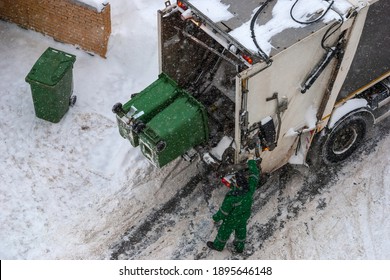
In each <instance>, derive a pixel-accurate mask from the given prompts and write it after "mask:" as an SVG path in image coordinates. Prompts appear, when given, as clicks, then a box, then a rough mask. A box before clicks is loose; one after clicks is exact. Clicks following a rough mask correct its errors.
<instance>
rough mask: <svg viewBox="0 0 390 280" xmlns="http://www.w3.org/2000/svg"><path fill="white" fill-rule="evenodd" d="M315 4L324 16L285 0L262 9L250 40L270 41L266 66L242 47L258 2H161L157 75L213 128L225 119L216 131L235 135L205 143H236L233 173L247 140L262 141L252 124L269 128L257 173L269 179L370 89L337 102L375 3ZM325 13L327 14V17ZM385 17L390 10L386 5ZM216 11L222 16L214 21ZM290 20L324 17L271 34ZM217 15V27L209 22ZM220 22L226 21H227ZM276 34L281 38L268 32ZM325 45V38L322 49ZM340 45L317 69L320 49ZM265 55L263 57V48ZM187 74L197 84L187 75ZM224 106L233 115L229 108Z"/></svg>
mask: <svg viewBox="0 0 390 280" xmlns="http://www.w3.org/2000/svg"><path fill="white" fill-rule="evenodd" d="M314 1H317V2H318V3H317V4H318V5H319V6H320V7H322V8H321V9H319V10H313V8H314V7H316V6H315V5H314V6H313V5H312V4H313V2H312V3H311V5H307V7H306V8H305V7H304V6H305V2H306V4H307V3H308V2H307V1H304V0H299V1H297V2H296V3H295V4H296V7H292V4H293V2H294V1H284V0H274V1H269V3H266V4H267V5H266V6H264V7H261V8H262V9H263V11H262V13H261V14H260V16H259V18H258V20H257V21H256V23H255V28H254V32H255V33H256V32H257V34H256V37H261V39H263V38H262V36H264V38H268V40H269V41H268V44H270V45H271V46H272V48H271V49H270V50H269V49H268V50H267V51H264V52H265V53H266V56H264V55H261V51H262V50H261V49H260V50H259V51H257V50H256V48H255V46H254V44H253V42H251V41H252V39H251V38H249V41H248V38H245V36H246V37H248V36H251V34H250V30H249V29H250V27H249V22H250V20H251V18H252V17H253V15H254V13H255V12H256V10H257V8H259V4H257V3H255V1H239V2H238V1H233V0H221V1H218V0H215V1H206V2H207V3H206V4H205V1H201V0H184V1H177V2H174V3H171V2H169V1H167V2H166V9H164V10H162V11H160V12H159V21H158V22H159V53H160V71H161V72H164V73H167V74H168V75H169V76H170V77H172V78H173V79H174V80H176V81H178V83H179V85H180V86H182V87H184V88H186V89H188V90H189V91H190V92H192V93H194V96H195V98H199V100H201V102H203V103H204V104H205V106H206V107H208V109H210V110H209V111H210V112H211V115H212V113H213V112H217V113H216V114H215V115H216V117H215V119H218V118H219V116H220V115H224V116H226V115H229V114H230V115H231V116H230V117H229V116H227V117H226V118H225V119H224V118H222V121H221V120H219V121H220V124H221V125H220V126H219V127H221V126H224V125H226V126H228V127H229V125H233V126H234V129H233V131H231V130H229V129H226V128H225V127H224V128H221V129H220V130H221V131H222V132H221V131H219V130H218V129H216V130H215V131H214V132H221V133H213V129H211V134H212V135H216V134H218V137H216V139H213V143H212V144H209V146H208V148H209V150H212V148H213V147H214V149H215V146H216V145H217V143H218V139H220V140H221V139H224V142H226V137H230V138H231V139H232V140H234V141H232V143H231V144H230V145H228V146H231V147H233V148H234V149H235V152H234V159H233V161H234V163H239V162H240V161H241V160H242V158H241V155H242V154H243V150H244V149H248V145H249V144H248V143H249V142H250V141H251V139H252V136H253V135H257V134H258V132H259V125H258V124H259V123H261V122H262V120H263V121H264V120H267V119H269V118H271V119H272V120H273V122H274V126H275V133H276V139H275V140H276V141H275V147H273V148H271V149H268V148H267V147H264V146H263V147H262V151H261V158H262V164H261V165H262V169H263V171H264V172H272V171H273V170H276V169H278V168H279V167H281V166H283V165H284V164H286V163H287V162H289V161H290V162H291V163H298V164H304V163H305V158H306V154H307V151H308V150H309V148H310V145H311V142H312V140H313V138H314V135H315V134H316V133H319V132H320V131H322V130H324V128H325V127H326V126H327V123H328V121H329V120H330V119H331V116H332V112H333V111H334V110H335V108H336V107H339V106H341V105H342V104H344V103H345V102H346V101H347V100H349V99H351V98H354V97H355V96H356V95H357V94H358V93H360V92H361V91H363V90H364V89H366V88H367V87H369V86H370V85H372V84H373V83H374V82H373V81H372V80H371V84H366V85H365V87H361V88H360V89H359V90H355V91H353V92H348V93H347V94H345V92H344V97H343V98H340V91H341V89H342V87H343V84H344V81H345V80H346V78H347V75H348V73H349V69H350V67H351V64H352V62H353V59H354V56H355V53H356V50H357V48H358V46H359V41H360V37H361V34H362V31H363V28H364V26H365V24H366V18H367V13H368V10H369V8H370V6H371V5H373V4H374V3H375V2H377V1H376V0H371V1H370V0H364V1H357V0H335V1H321V0H314ZM300 2H303V3H300ZM309 2H310V1H309ZM382 2H383V0H382ZM378 3H379V2H378ZM333 4H334V5H333ZM298 5H301V6H300V7H298ZM332 5H333V6H332ZM260 6H261V4H260ZM286 6H288V8H286ZM327 7H332V8H331V9H329V11H327ZM386 7H387V9H388V6H386V4H385V8H386ZM298 8H299V9H298ZM218 9H219V10H222V11H220V13H216V12H215V11H216V10H218ZM224 9H225V10H226V11H224ZM288 12H291V14H292V13H297V15H298V13H299V14H300V15H301V18H304V19H305V20H306V18H308V19H307V20H311V19H312V18H317V17H319V16H321V14H324V18H323V19H321V20H319V21H316V22H314V23H312V24H298V25H297V23H296V22H294V23H293V24H291V23H290V25H291V26H289V25H288V24H284V26H283V23H281V24H280V26H278V24H275V20H276V21H278V20H280V19H286V18H287V15H285V16H284V17H283V16H282V17H280V15H281V14H282V15H283V13H285V14H286V13H288ZM221 13H222V15H221V16H220V18H222V20H220V21H218V22H217V21H215V20H214V21H213V20H212V18H218V14H219V15H220V14H221ZM224 13H225V14H224ZM226 13H230V14H231V15H232V16H231V17H230V18H229V17H228V16H226ZM385 13H386V11H383V14H385ZM305 16H306V18H305ZM278 17H279V18H278ZM332 24H335V25H334V26H333V29H334V32H333V30H332ZM263 27H265V28H263ZM267 28H269V29H267ZM277 28H279V29H280V30H277V31H276V32H275V29H277ZM382 29H383V28H382ZM387 30H388V29H387ZM261 32H263V33H261ZM190 33H191V34H190ZM267 33H270V34H267ZM328 34H331V35H330V36H327V35H328ZM382 36H384V35H383V34H382ZM386 36H388V35H387V34H386ZM324 37H327V38H326V40H325V41H324V40H323V38H324ZM240 39H241V40H240ZM323 41H324V42H323ZM338 43H340V45H342V46H341V48H340V52H339V53H338V54H337V55H335V57H336V56H337V58H332V59H330V61H328V63H327V64H326V66H324V67H323V68H321V67H319V65H320V64H321V61H323V59H324V57H326V56H327V51H326V48H327V49H328V50H330V49H335V48H336V46H338ZM263 45H265V48H269V45H267V44H266V43H265V44H263ZM324 45H325V47H326V48H324ZM381 51H383V50H378V52H381ZM387 52H388V51H387ZM329 53H330V52H329ZM207 55H208V56H210V55H211V56H214V57H216V59H215V60H213V62H212V63H209V64H212V65H211V67H210V65H209V64H207V61H208V59H209V57H208V56H207ZM248 57H250V59H247V58H248ZM251 60H252V61H251ZM215 61H216V62H215ZM271 61H272V62H271ZM203 64H204V65H205V66H204V67H203V66H202V65H203ZM384 64H385V65H384V66H383V65H382V69H381V70H380V71H381V75H380V76H376V77H375V78H377V79H383V78H386V77H387V76H389V63H388V60H387V61H386V62H385V63H384ZM207 67H209V68H207ZM318 68H321V69H320V71H318V72H319V73H318V75H317V76H316V77H315V79H314V80H315V81H314V82H313V83H312V84H311V85H310V86H309V87H308V88H307V89H305V90H303V86H304V83H305V81H306V82H307V81H308V80H310V79H309V77H310V73H313V71H314V72H315V70H316V69H317V70H318ZM194 72H195V73H199V75H194ZM375 82H378V80H375ZM210 88H212V89H213V90H210ZM303 91H305V92H304V93H302V92H303ZM199 92H200V93H199ZM204 95H208V96H209V97H204ZM213 95H221V96H223V95H224V97H223V98H221V99H219V100H218V99H217V100H216V101H215V102H214V103H213V102H211V101H210V100H209V99H210V98H211V99H212V98H213V97H212V96H213ZM198 96H199V97H198ZM226 97H227V98H226ZM209 101H210V102H209ZM229 102H232V103H233V104H234V105H232V106H230V107H229V106H228V103H229ZM218 104H219V105H218ZM366 104H367V103H366ZM219 106H220V107H219ZM355 109H356V108H355ZM340 111H342V110H339V114H340ZM218 112H219V113H218ZM346 112H347V111H346ZM347 113H350V112H347ZM340 118H341V117H340ZM224 122H225V124H224ZM226 123H227V124H226ZM200 151H201V152H203V153H205V155H204V156H203V158H204V159H206V160H207V161H209V160H210V158H211V159H216V158H218V156H217V155H215V154H214V155H211V156H210V154H209V153H208V152H207V149H206V150H205V149H200ZM219 157H220V155H219Z"/></svg>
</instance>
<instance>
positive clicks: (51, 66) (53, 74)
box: [26, 48, 76, 123]
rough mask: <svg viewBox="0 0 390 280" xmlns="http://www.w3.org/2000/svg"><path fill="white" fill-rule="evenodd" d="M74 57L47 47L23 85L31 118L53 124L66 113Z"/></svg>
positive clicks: (71, 88) (71, 86) (69, 101)
mask: <svg viewBox="0 0 390 280" xmlns="http://www.w3.org/2000/svg"><path fill="white" fill-rule="evenodd" d="M75 61H76V56H74V55H72V54H68V53H65V52H63V51H60V50H56V49H53V48H48V49H47V50H46V51H45V52H44V53H43V54H42V55H41V57H40V58H39V59H38V60H37V61H36V63H35V64H34V66H33V67H32V69H31V70H30V73H29V74H28V75H27V77H26V82H28V83H29V84H30V87H31V93H32V98H33V102H34V109H35V115H36V116H37V117H38V118H41V119H44V120H47V121H50V122H53V123H57V122H59V121H60V120H61V118H62V117H63V116H64V115H65V113H66V112H67V111H68V110H69V105H70V104H71V102H72V98H71V97H72V93H73V74H72V69H73V64H74V62H75Z"/></svg>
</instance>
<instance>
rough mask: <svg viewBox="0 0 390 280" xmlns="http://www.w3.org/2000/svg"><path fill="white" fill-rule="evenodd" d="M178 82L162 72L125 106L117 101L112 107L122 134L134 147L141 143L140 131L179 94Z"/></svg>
mask: <svg viewBox="0 0 390 280" xmlns="http://www.w3.org/2000/svg"><path fill="white" fill-rule="evenodd" d="M179 93H180V89H179V88H178V86H177V83H176V82H175V81H174V80H172V79H171V78H170V77H168V76H167V75H166V74H164V73H161V74H160V75H159V77H158V79H157V80H156V81H154V82H153V83H152V84H150V85H149V86H148V87H146V88H145V89H144V90H142V91H141V92H140V93H138V94H136V95H134V96H133V97H132V98H131V99H130V100H129V101H128V102H126V103H125V104H124V105H123V106H122V104H121V103H117V104H115V105H114V107H113V108H112V111H113V112H114V113H115V114H116V119H117V123H118V129H119V133H120V135H121V136H122V137H123V138H125V139H128V140H129V141H130V143H131V145H132V146H133V147H137V146H138V145H139V133H140V132H141V131H142V129H144V128H145V126H146V124H147V123H148V122H149V121H150V120H151V119H152V118H153V117H154V116H156V115H157V114H158V113H160V112H161V111H162V110H164V109H165V108H166V107H167V106H168V105H170V104H171V103H172V102H173V101H174V100H175V98H176V97H177V96H178V95H179Z"/></svg>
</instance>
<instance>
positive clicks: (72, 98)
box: [69, 95, 77, 107]
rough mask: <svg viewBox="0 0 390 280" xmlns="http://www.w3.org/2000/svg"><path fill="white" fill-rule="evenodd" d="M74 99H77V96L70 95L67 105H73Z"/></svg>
mask: <svg viewBox="0 0 390 280" xmlns="http://www.w3.org/2000/svg"><path fill="white" fill-rule="evenodd" d="M76 101H77V96H76V95H72V96H71V97H70V99H69V106H71V107H73V106H74V104H76Z"/></svg>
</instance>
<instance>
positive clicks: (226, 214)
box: [213, 160, 260, 225]
mask: <svg viewBox="0 0 390 280" xmlns="http://www.w3.org/2000/svg"><path fill="white" fill-rule="evenodd" d="M248 168H249V180H248V184H249V190H248V191H247V192H242V193H239V194H236V193H235V190H231V191H229V192H228V193H227V194H226V196H225V199H224V200H223V202H222V205H221V207H220V208H219V210H218V212H217V213H216V214H215V215H214V216H213V220H214V221H215V222H218V221H220V220H223V221H224V222H229V223H234V224H237V225H238V224H243V223H246V222H247V220H248V219H249V217H250V215H251V208H252V203H253V194H254V192H255V190H256V188H257V185H258V182H259V175H260V174H259V173H260V171H259V169H258V168H257V164H256V161H255V160H248Z"/></svg>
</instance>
